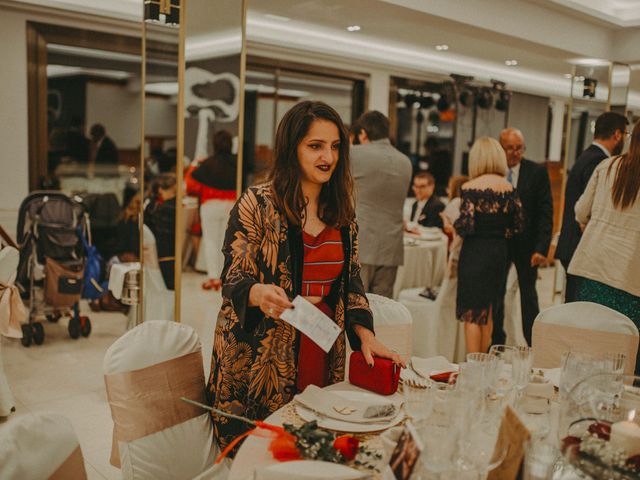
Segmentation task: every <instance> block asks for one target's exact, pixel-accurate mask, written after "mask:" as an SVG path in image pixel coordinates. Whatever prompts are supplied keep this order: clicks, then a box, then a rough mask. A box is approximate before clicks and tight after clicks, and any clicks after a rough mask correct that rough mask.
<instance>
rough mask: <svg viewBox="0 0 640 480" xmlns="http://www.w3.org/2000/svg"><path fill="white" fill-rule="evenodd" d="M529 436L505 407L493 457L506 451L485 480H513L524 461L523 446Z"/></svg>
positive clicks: (521, 424)
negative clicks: (500, 461)
mask: <svg viewBox="0 0 640 480" xmlns="http://www.w3.org/2000/svg"><path fill="white" fill-rule="evenodd" d="M530 437H531V434H530V433H529V430H527V428H526V427H525V426H524V424H523V423H522V422H521V421H520V419H519V418H518V416H517V415H516V413H515V412H514V411H513V410H512V409H511V407H507V408H506V409H505V412H504V416H503V417H502V423H501V424H500V432H499V433H498V441H497V442H496V447H495V450H494V456H496V455H498V454H499V453H500V452H503V451H504V450H505V449H506V452H507V453H506V456H505V457H504V460H502V463H501V464H500V465H498V466H497V467H496V468H494V469H493V470H491V471H490V472H489V476H488V477H487V480H515V479H516V478H517V476H518V472H519V471H520V466H521V465H522V461H523V459H524V444H525V442H526V441H527V440H529V438H530Z"/></svg>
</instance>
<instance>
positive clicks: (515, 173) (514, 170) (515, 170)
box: [505, 163, 520, 188]
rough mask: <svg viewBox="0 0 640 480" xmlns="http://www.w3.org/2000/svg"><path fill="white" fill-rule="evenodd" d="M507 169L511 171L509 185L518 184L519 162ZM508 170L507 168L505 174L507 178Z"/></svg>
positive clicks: (514, 185)
mask: <svg viewBox="0 0 640 480" xmlns="http://www.w3.org/2000/svg"><path fill="white" fill-rule="evenodd" d="M509 170H510V171H511V185H513V188H516V187H517V186H518V178H519V177H520V164H519V163H518V164H517V165H516V166H515V167H511V168H510V169H509ZM509 170H507V174H506V175H505V178H507V179H508V178H509Z"/></svg>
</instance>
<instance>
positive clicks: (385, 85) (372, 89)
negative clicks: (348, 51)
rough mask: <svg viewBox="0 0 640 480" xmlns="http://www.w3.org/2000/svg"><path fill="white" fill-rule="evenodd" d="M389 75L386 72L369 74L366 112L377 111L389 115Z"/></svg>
mask: <svg viewBox="0 0 640 480" xmlns="http://www.w3.org/2000/svg"><path fill="white" fill-rule="evenodd" d="M389 82H390V80H389V74H388V73H386V72H376V71H373V72H371V77H370V79H369V106H368V110H378V111H379V112H380V113H383V114H385V115H387V116H388V115H389Z"/></svg>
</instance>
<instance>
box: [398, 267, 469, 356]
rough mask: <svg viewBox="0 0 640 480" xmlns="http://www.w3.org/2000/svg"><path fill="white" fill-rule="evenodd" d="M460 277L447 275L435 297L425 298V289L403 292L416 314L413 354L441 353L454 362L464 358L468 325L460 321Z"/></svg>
mask: <svg viewBox="0 0 640 480" xmlns="http://www.w3.org/2000/svg"><path fill="white" fill-rule="evenodd" d="M457 288H458V280H457V279H455V278H449V276H448V275H446V276H445V279H444V281H443V282H442V285H441V286H440V291H439V292H438V296H437V297H436V299H435V300H430V299H428V298H425V297H422V296H421V295H420V293H421V292H422V291H423V290H424V289H423V288H409V289H406V290H403V291H401V292H400V296H399V298H398V300H399V301H400V303H402V304H403V305H404V306H405V307H406V308H407V309H408V310H409V312H410V313H411V316H412V317H413V355H414V356H417V357H423V358H430V357H435V356H438V355H441V356H443V357H445V358H446V359H447V360H449V361H450V362H460V361H464V358H465V354H466V350H465V345H464V326H463V324H462V322H459V321H458V320H456V289H457Z"/></svg>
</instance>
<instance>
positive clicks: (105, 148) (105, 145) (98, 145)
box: [89, 123, 118, 165]
mask: <svg viewBox="0 0 640 480" xmlns="http://www.w3.org/2000/svg"><path fill="white" fill-rule="evenodd" d="M89 135H91V142H92V143H91V148H92V150H91V152H92V159H91V160H92V161H93V162H94V163H110V164H114V165H117V164H118V148H117V147H116V144H115V143H113V140H111V139H110V138H109V137H108V136H107V131H106V130H105V128H104V126H103V125H100V124H99V123H96V124H95V125H93V126H92V127H91V130H89Z"/></svg>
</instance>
